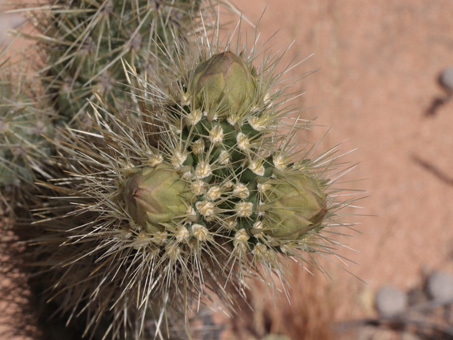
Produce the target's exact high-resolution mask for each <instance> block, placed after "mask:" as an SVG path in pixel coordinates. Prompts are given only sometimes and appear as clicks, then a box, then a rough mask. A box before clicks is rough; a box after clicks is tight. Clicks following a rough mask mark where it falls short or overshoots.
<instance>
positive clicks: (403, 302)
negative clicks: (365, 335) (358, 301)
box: [375, 286, 408, 317]
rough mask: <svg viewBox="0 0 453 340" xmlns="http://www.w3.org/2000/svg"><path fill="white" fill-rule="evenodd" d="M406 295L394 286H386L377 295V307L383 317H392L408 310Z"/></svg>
mask: <svg viewBox="0 0 453 340" xmlns="http://www.w3.org/2000/svg"><path fill="white" fill-rule="evenodd" d="M407 304H408V301H407V296H406V294H405V293H404V292H403V291H401V290H399V289H398V288H396V287H393V286H384V287H382V288H381V289H379V290H378V291H377V293H376V300H375V306H376V309H377V311H378V313H379V314H380V315H381V316H385V317H391V316H395V315H397V314H400V313H403V312H404V311H405V310H406V308H407Z"/></svg>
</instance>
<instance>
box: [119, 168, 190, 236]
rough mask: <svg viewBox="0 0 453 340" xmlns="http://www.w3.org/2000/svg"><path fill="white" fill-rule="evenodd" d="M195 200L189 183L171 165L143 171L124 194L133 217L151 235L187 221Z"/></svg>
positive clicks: (134, 177) (136, 175) (128, 184)
mask: <svg viewBox="0 0 453 340" xmlns="http://www.w3.org/2000/svg"><path fill="white" fill-rule="evenodd" d="M191 197H192V194H191V193H190V192H189V188H188V185H187V182H186V181H184V180H182V179H181V177H180V176H179V174H178V173H177V172H176V171H175V170H174V169H173V167H172V166H170V165H169V164H167V163H161V164H159V165H158V166H156V167H147V168H143V169H142V170H141V171H140V172H139V173H137V174H135V175H134V176H133V177H131V178H130V179H129V180H128V182H127V184H126V187H125V190H124V193H123V198H124V201H125V203H126V209H127V211H128V213H129V215H130V216H131V217H132V219H133V220H134V222H135V223H137V224H138V225H139V226H140V227H142V228H144V229H146V231H147V232H149V233H150V234H154V233H156V232H159V231H164V229H165V228H164V226H163V224H164V223H169V222H171V221H174V222H177V221H178V220H180V219H181V218H183V217H184V216H185V215H186V210H187V207H188V206H189V205H190V201H191Z"/></svg>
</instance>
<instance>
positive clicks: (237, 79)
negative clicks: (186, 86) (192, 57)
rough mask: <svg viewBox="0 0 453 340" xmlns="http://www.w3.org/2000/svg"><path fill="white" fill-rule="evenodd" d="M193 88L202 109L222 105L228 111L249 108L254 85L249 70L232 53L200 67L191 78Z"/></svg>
mask: <svg viewBox="0 0 453 340" xmlns="http://www.w3.org/2000/svg"><path fill="white" fill-rule="evenodd" d="M192 88H193V90H194V91H195V95H196V96H197V99H198V100H200V101H201V103H204V105H205V107H204V109H207V110H209V109H211V108H213V107H216V106H217V105H218V104H219V103H221V107H223V108H225V109H227V110H229V111H234V112H236V111H240V109H241V107H244V106H247V105H250V104H251V103H252V99H253V96H254V93H255V84H254V81H253V76H252V73H251V71H250V70H249V67H248V66H247V65H246V64H245V62H244V61H243V60H242V59H241V58H240V57H238V56H237V55H235V54H234V53H232V52H223V53H219V54H216V55H214V56H212V57H211V58H210V59H209V60H207V61H205V62H204V63H201V64H200V65H199V66H198V67H197V68H196V69H195V72H194V74H193V78H192Z"/></svg>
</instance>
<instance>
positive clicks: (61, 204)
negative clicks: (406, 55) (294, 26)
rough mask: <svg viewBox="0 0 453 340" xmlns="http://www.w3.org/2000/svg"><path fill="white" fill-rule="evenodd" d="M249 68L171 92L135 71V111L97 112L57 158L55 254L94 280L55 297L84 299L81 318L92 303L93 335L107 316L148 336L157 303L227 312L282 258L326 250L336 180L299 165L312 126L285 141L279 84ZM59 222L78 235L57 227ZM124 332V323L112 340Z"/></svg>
mask: <svg viewBox="0 0 453 340" xmlns="http://www.w3.org/2000/svg"><path fill="white" fill-rule="evenodd" d="M189 60H193V59H189ZM251 60H253V58H251V57H250V58H245V57H243V56H238V55H236V54H235V53H233V52H231V51H223V52H221V53H217V54H213V55H211V56H210V57H208V58H205V59H203V57H201V56H200V57H199V60H198V61H197V63H196V64H193V63H192V64H190V66H189V68H187V69H184V67H180V65H175V66H174V67H173V70H175V69H177V70H184V71H183V72H180V73H179V74H177V77H174V78H172V79H171V81H170V82H169V83H167V84H164V85H162V84H156V83H152V82H150V80H149V79H145V78H142V77H140V76H139V75H137V74H136V73H134V69H133V67H132V68H131V69H130V71H129V74H128V78H129V79H130V78H133V79H135V81H134V82H133V84H134V86H136V88H135V89H134V90H133V92H132V93H131V94H130V95H131V102H132V103H134V105H133V110H131V111H130V112H126V113H125V114H121V115H118V114H116V113H115V112H111V111H109V109H110V106H109V105H103V104H102V103H100V104H98V105H93V108H94V113H93V114H92V115H91V119H92V124H91V128H92V129H90V131H89V132H88V131H83V130H77V129H70V130H69V131H68V132H66V134H65V135H64V136H62V137H61V138H62V139H66V141H65V142H63V143H60V142H58V143H56V144H55V147H57V148H58V150H59V154H60V155H61V156H62V157H65V159H70V160H71V162H69V163H68V165H67V166H68V168H67V170H66V173H69V174H70V176H69V177H68V176H65V177H64V178H62V179H58V178H54V179H52V180H51V181H50V183H51V184H48V185H46V184H42V186H44V187H46V188H47V189H48V190H50V191H52V195H55V188H60V189H58V190H57V191H58V192H59V193H64V197H62V199H61V200H57V201H55V200H54V201H52V204H51V205H49V207H48V210H47V211H45V209H44V211H43V212H42V215H43V216H44V215H46V214H47V215H50V216H54V218H53V219H52V218H51V217H50V218H46V219H45V220H44V221H43V223H46V224H47V228H48V230H53V232H54V233H56V234H57V235H59V236H55V235H52V236H51V239H50V240H52V239H54V238H55V237H61V238H63V239H68V240H70V242H67V243H66V244H65V245H66V246H65V247H60V248H59V249H58V250H57V252H60V251H61V252H62V256H61V258H63V260H62V262H61V263H60V265H61V266H63V267H64V270H65V272H68V273H69V272H78V273H79V274H80V275H82V274H81V273H85V274H86V279H85V280H84V281H83V284H80V285H77V284H76V285H74V282H73V280H71V279H70V275H62V276H59V277H58V278H56V283H55V285H54V286H55V287H57V290H59V291H60V290H61V291H60V292H61V293H67V294H69V293H70V294H72V295H71V296H77V299H74V300H72V299H71V298H68V301H71V302H72V305H71V304H70V305H69V306H68V309H69V310H70V309H71V308H73V311H74V312H75V311H78V308H79V302H80V301H87V302H86V305H85V306H84V310H87V311H88V312H89V315H90V317H91V319H90V320H91V321H90V322H89V325H91V324H93V323H94V320H96V319H99V318H101V317H102V315H103V313H104V310H105V308H102V309H99V308H97V306H98V305H103V306H108V308H110V309H111V310H112V311H113V312H112V313H113V319H114V320H130V321H131V322H132V320H131V318H133V319H134V320H133V322H136V324H138V325H141V326H139V328H140V327H142V325H143V320H144V319H145V318H146V313H147V311H148V307H149V304H150V301H152V304H153V308H154V309H155V308H156V306H160V308H161V309H162V310H165V309H167V308H169V306H173V307H175V306H176V307H178V306H179V307H180V306H184V308H183V309H184V310H183V311H184V313H185V312H186V309H187V308H189V307H190V306H192V303H193V302H194V300H196V299H199V298H200V296H202V295H203V294H204V293H206V292H211V293H215V294H217V295H218V296H219V297H220V298H221V299H222V300H223V301H224V302H225V303H226V304H227V305H228V304H229V303H231V302H232V298H231V292H230V291H229V290H228V289H226V288H225V287H229V288H232V289H234V290H235V291H236V292H241V291H243V289H242V288H243V285H244V282H245V279H246V278H247V277H248V276H249V275H250V274H252V273H255V274H258V275H260V274H261V271H262V270H267V271H270V272H271V273H274V272H279V271H281V270H282V263H281V261H282V260H283V259H284V258H297V257H299V258H304V260H305V257H304V256H305V255H304V254H306V253H304V252H307V251H308V252H307V253H308V256H310V257H311V256H312V254H311V253H312V250H315V248H316V249H319V248H322V247H323V246H324V245H323V240H324V239H325V238H324V236H323V237H319V235H320V233H322V231H323V229H324V228H325V227H326V225H327V224H326V220H327V219H328V218H329V217H330V216H331V215H332V207H333V206H334V205H335V202H334V200H333V199H332V198H331V197H330V195H329V179H328V178H326V173H328V171H326V168H325V167H324V166H323V165H322V164H318V163H317V162H316V161H311V160H310V159H299V158H298V155H299V154H300V150H296V149H295V145H294V144H293V142H292V138H293V135H294V132H297V131H298V130H300V129H302V128H304V127H305V125H304V124H299V123H297V122H298V121H297V122H296V124H294V123H291V124H288V125H287V126H290V127H291V128H292V129H293V131H292V132H291V133H290V134H288V133H287V132H286V133H285V132H284V131H282V128H285V127H286V126H285V125H284V121H285V119H286V118H288V117H285V116H286V114H287V113H288V112H290V109H288V110H287V109H286V108H285V107H286V106H285V105H286V99H281V100H279V98H280V97H279V90H278V89H275V83H276V82H277V79H278V77H276V76H273V75H271V74H269V73H268V72H269V70H270V69H272V67H269V65H263V66H261V67H260V68H258V69H255V67H253V65H252V63H251ZM184 62H185V61H184ZM131 83H132V82H131ZM164 88H165V89H167V90H166V91H167V92H165V91H164V90H163V89H164ZM134 91H135V92H134ZM153 91H157V93H154V92H153ZM93 150H96V152H93ZM61 163H62V162H60V164H61ZM322 163H323V164H327V163H329V162H322ZM54 202H55V203H54ZM338 206H339V205H337V206H336V207H335V209H337V208H338ZM61 215H63V216H61ZM61 219H66V220H67V221H68V225H69V226H71V227H70V228H68V229H67V230H64V231H62V230H61V226H60V223H56V224H55V226H52V223H50V222H49V221H54V222H55V221H60V220H61ZM43 243H45V242H43ZM49 243H50V244H51V245H52V244H53V243H52V242H50V241H49ZM77 245H78V246H77ZM68 246H69V247H68ZM52 249H53V248H52ZM64 259H66V260H64ZM93 266H94V267H95V268H94V269H93ZM87 268H90V269H89V270H88V269H87ZM85 274H84V275H85ZM278 274H279V275H278V276H279V277H284V275H280V274H281V273H278ZM87 285H91V288H92V289H89V288H87ZM93 290H94V291H95V292H96V293H95V294H93V293H92V292H93ZM57 295H58V294H57ZM173 307H172V308H173ZM161 313H164V312H163V311H162V312H161ZM186 315H187V314H186ZM122 327H123V323H122V322H113V324H112V326H111V327H110V328H111V329H110V331H111V333H112V334H113V337H114V338H115V337H118V336H119V334H120V333H121V329H122ZM139 333H140V332H139ZM139 333H138V334H139Z"/></svg>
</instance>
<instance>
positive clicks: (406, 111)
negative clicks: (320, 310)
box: [0, 0, 453, 339]
mask: <svg viewBox="0 0 453 340" xmlns="http://www.w3.org/2000/svg"><path fill="white" fill-rule="evenodd" d="M234 3H235V4H236V5H237V7H238V8H239V9H241V10H243V12H244V13H245V15H246V16H247V17H248V18H249V19H251V21H252V22H258V20H259V18H260V17H261V15H263V12H264V15H263V16H262V19H261V23H260V25H259V29H260V31H261V32H262V37H261V39H262V40H263V41H264V40H266V39H267V38H269V37H271V35H272V34H274V33H275V32H276V31H278V34H277V36H276V38H274V40H273V41H274V42H273V48H275V50H278V49H285V48H286V47H287V46H288V45H289V44H291V43H292V42H293V41H295V43H294V45H293V47H292V48H291V50H290V51H289V52H288V54H287V56H286V58H287V59H288V60H290V59H291V58H292V57H294V56H296V54H299V56H300V57H299V59H301V58H303V57H306V56H309V55H311V54H312V53H314V56H312V57H311V58H309V59H308V60H307V61H306V62H304V63H303V64H302V65H301V66H300V67H299V68H298V69H297V72H299V74H301V73H302V72H309V71H312V70H314V69H319V71H318V72H316V73H315V74H313V75H310V76H309V77H307V78H305V79H304V80H302V81H301V82H300V85H299V86H300V90H301V91H306V94H305V95H304V96H303V98H302V99H301V101H300V103H301V105H302V106H303V107H306V108H311V109H310V110H308V111H307V112H306V117H319V118H318V120H317V123H319V124H321V125H324V126H325V127H320V128H319V129H315V130H314V131H313V133H312V135H311V136H310V138H313V139H314V140H317V139H320V138H321V137H322V135H323V134H324V133H325V132H326V130H327V128H328V127H332V129H331V130H330V131H329V133H328V135H327V137H326V138H325V139H324V140H323V142H322V143H321V149H324V150H325V149H327V148H329V147H332V146H334V145H336V144H337V143H339V142H342V141H344V143H343V146H342V149H343V150H344V151H348V150H351V149H354V148H358V149H357V150H356V151H354V152H353V153H352V154H350V155H348V156H347V157H345V159H346V160H348V161H350V162H352V163H360V164H359V166H358V167H357V168H356V169H355V170H354V171H352V172H351V173H349V174H348V175H346V176H345V177H344V181H351V183H345V184H344V185H343V186H344V187H347V188H354V189H362V190H365V191H366V195H369V197H367V198H366V199H364V200H362V201H361V202H359V203H360V205H361V206H363V207H364V209H361V210H360V211H358V210H357V211H355V213H361V214H364V215H369V216H365V217H352V220H353V221H354V222H358V223H361V224H360V225H359V226H357V230H358V231H359V233H352V237H349V238H344V239H342V240H341V241H342V242H344V243H346V244H347V245H348V246H349V247H351V248H353V249H356V250H357V252H353V251H349V250H344V251H342V254H343V255H345V256H346V257H348V258H349V259H351V260H352V261H355V262H357V264H351V266H350V267H349V268H348V270H350V271H351V272H352V273H353V274H354V275H356V276H358V277H359V278H360V279H362V280H364V281H366V284H364V283H362V282H360V281H359V280H358V279H356V278H355V277H354V276H352V275H350V274H348V273H346V272H345V271H343V270H339V269H335V268H334V267H332V269H331V274H332V280H327V282H328V283H327V285H328V286H329V289H330V290H333V291H334V293H333V294H334V295H336V296H341V299H339V300H338V301H341V303H339V304H336V305H335V306H334V308H335V311H334V313H333V314H334V321H338V320H345V319H349V318H358V317H364V316H369V315H373V309H372V297H373V295H374V292H375V291H376V290H377V289H379V288H380V287H382V286H384V285H388V284H391V285H394V286H396V287H399V288H401V289H404V290H407V289H410V288H413V287H415V286H417V285H420V284H421V283H422V281H423V275H424V273H429V272H431V271H434V270H442V271H445V272H449V273H453V265H452V264H453V261H452V254H453V224H452V223H453V222H452V220H453V152H452V150H453V100H450V101H449V102H447V103H445V104H443V105H441V106H439V107H438V108H437V110H435V113H432V114H427V111H428V109H429V108H430V106H431V105H432V103H433V102H434V101H435V100H436V98H439V97H442V96H443V95H444V91H443V89H442V88H441V87H440V86H439V85H438V83H437V77H438V75H439V74H440V72H441V71H442V70H443V69H445V68H446V67H453V20H451V13H453V2H452V1H450V0H434V1H433V0H413V1H412V0H411V1H405V0H401V1H392V0H380V1H376V0H345V1H335V0H322V1H321V0H319V1H315V0H247V1H238V0H236V1H234ZM8 20H9V19H8ZM6 22H7V21H6V19H5V17H4V16H3V17H0V28H1V29H2V30H3V27H4V26H6ZM0 39H1V37H0ZM357 179H361V181H357ZM345 219H346V217H345ZM304 280H310V278H306V277H304ZM293 286H295V287H296V290H297V288H298V287H302V286H303V283H302V282H297V281H295V282H293ZM329 308H332V307H329ZM301 339H302V338H301Z"/></svg>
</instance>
